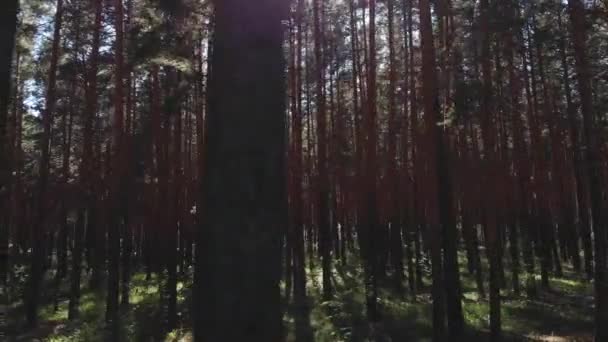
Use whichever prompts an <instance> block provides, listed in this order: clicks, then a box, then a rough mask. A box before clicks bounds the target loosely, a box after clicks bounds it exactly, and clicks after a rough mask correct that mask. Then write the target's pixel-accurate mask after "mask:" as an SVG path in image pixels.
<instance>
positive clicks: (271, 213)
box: [194, 0, 287, 342]
mask: <svg viewBox="0 0 608 342" xmlns="http://www.w3.org/2000/svg"><path fill="white" fill-rule="evenodd" d="M286 3H287V2H286V1H283V0H263V1H251V0H221V1H216V2H215V11H216V12H215V36H214V40H213V55H212V57H211V68H212V70H213V72H212V73H211V77H210V80H209V93H208V96H209V97H208V101H209V113H208V120H207V128H208V129H207V132H206V135H205V158H206V163H205V166H204V171H203V172H204V178H203V184H202V190H203V196H202V201H203V203H202V208H203V210H202V212H201V219H202V220H201V221H200V222H201V226H200V227H199V236H198V243H197V246H196V247H197V248H196V257H197V260H196V273H195V300H194V303H195V304H194V309H195V320H194V326H195V340H196V341H198V342H201V341H228V342H232V341H235V342H236V341H281V340H283V331H282V313H281V292H280V288H279V281H280V278H281V239H282V236H283V229H284V227H286V226H287V213H286V211H287V198H286V189H285V185H286V182H285V177H286V170H285V145H286V137H285V134H284V132H285V115H284V114H285V113H284V106H285V105H284V95H285V87H284V61H283V50H282V43H283V32H282V25H281V19H282V17H283V15H284V14H285V12H286ZM283 7H285V8H283ZM281 9H283V10H281ZM254 127H255V129H254Z"/></svg>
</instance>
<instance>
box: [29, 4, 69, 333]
mask: <svg viewBox="0 0 608 342" xmlns="http://www.w3.org/2000/svg"><path fill="white" fill-rule="evenodd" d="M56 8H57V12H56V13H55V29H54V32H53V43H52V47H51V65H50V67H49V78H48V83H47V93H46V101H45V109H44V111H43V113H42V125H43V132H42V136H41V139H40V146H41V147H42V153H41V157H40V166H39V168H40V178H39V180H38V193H37V194H36V195H37V207H36V218H35V220H34V226H33V227H32V232H33V235H32V236H33V237H34V239H33V240H34V241H33V244H32V252H31V269H30V277H29V280H28V291H26V299H25V302H26V303H27V309H26V316H27V322H28V325H30V326H35V325H36V324H37V320H38V306H39V304H40V303H39V300H40V285H41V284H40V282H41V281H42V279H43V273H44V271H43V268H44V243H45V239H44V238H43V236H44V234H45V233H46V220H47V214H48V212H47V201H46V200H47V195H48V194H47V192H48V183H49V171H50V170H49V169H50V165H49V163H50V159H51V147H50V143H51V126H52V124H53V114H54V112H55V106H56V83H57V65H58V62H59V46H60V43H61V27H62V21H63V0H57V7H56Z"/></svg>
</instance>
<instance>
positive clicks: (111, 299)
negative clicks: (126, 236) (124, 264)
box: [106, 0, 126, 340]
mask: <svg viewBox="0 0 608 342" xmlns="http://www.w3.org/2000/svg"><path fill="white" fill-rule="evenodd" d="M114 10H115V13H114V16H115V18H114V29H115V31H116V38H115V41H114V55H115V59H114V82H115V85H114V87H115V88H114V98H113V105H114V118H113V124H112V150H111V151H112V153H111V160H112V162H111V165H112V170H111V173H110V177H111V178H110V198H111V201H110V204H109V206H110V213H109V225H108V249H109V250H108V252H109V254H108V288H107V296H106V323H107V324H108V328H109V332H110V336H112V339H114V340H118V338H119V323H120V322H119V317H118V302H119V283H120V272H119V271H120V270H119V268H120V230H121V226H122V225H123V218H124V215H123V210H124V209H123V208H124V206H125V205H126V203H125V201H124V195H125V192H126V191H125V189H123V186H124V181H125V180H124V179H123V176H124V170H125V165H124V163H125V160H124V156H125V149H124V147H125V146H124V145H125V144H124V136H125V134H124V27H123V26H124V15H123V1H122V0H115V1H114Z"/></svg>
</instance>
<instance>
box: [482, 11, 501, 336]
mask: <svg viewBox="0 0 608 342" xmlns="http://www.w3.org/2000/svg"><path fill="white" fill-rule="evenodd" d="M480 6H481V7H480V16H481V18H480V21H481V24H480V25H481V31H482V35H483V37H482V47H481V56H480V58H481V69H482V74H483V80H482V83H483V92H482V94H483V95H482V105H481V111H482V116H483V117H482V123H481V130H482V136H483V154H484V161H485V175H484V184H486V188H487V187H488V186H491V185H490V184H492V181H493V179H492V178H491V175H493V174H494V171H495V168H496V161H495V160H494V158H495V148H496V144H495V135H494V130H493V129H492V124H493V121H492V117H493V113H492V97H493V85H492V69H491V61H490V37H491V34H492V32H491V31H490V24H489V23H490V15H491V12H490V6H489V3H488V0H481V4H480ZM494 196H495V194H494V193H492V192H488V191H487V192H486V198H485V199H484V201H485V202H486V203H485V207H484V212H485V220H484V221H485V226H486V245H487V251H488V259H489V263H490V336H491V339H492V341H498V340H500V339H501V315H500V272H499V269H500V259H499V257H500V256H499V254H498V249H499V248H500V246H499V243H500V242H499V240H500V239H499V237H498V224H497V222H496V220H497V216H496V202H495V201H494Z"/></svg>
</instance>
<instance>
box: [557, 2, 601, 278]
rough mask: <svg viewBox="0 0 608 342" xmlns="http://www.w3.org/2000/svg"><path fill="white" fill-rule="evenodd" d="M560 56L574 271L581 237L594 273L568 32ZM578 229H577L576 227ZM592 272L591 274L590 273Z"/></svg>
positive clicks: (560, 41)
mask: <svg viewBox="0 0 608 342" xmlns="http://www.w3.org/2000/svg"><path fill="white" fill-rule="evenodd" d="M557 11H558V13H557V14H558V21H559V24H560V26H562V25H563V24H564V23H563V21H562V15H561V12H562V4H561V2H560V4H559V5H558V9H557ZM559 54H560V59H561V67H562V72H563V76H562V78H563V82H564V93H565V95H566V113H567V114H568V134H569V135H570V142H571V144H572V145H571V146H572V147H571V149H572V158H573V165H572V167H573V169H574V181H575V183H576V202H577V209H578V212H577V214H578V221H577V222H573V223H574V225H573V227H570V229H571V234H572V235H571V236H570V237H569V239H568V240H569V243H570V244H571V246H572V249H571V258H572V263H573V266H574V269H575V270H576V271H579V269H580V262H581V260H580V255H579V254H580V252H579V249H578V236H579V234H580V236H581V237H582V240H583V244H585V245H587V247H586V248H584V251H585V261H586V262H585V264H587V265H589V266H588V270H589V271H591V267H590V266H591V259H592V257H593V255H592V254H591V253H588V252H587V251H589V252H590V251H591V246H590V244H591V236H590V234H589V232H590V231H591V225H590V222H589V207H588V204H587V196H586V194H587V192H586V189H585V182H586V179H585V172H586V168H587V167H586V166H585V160H584V159H583V155H582V153H581V150H580V146H581V134H580V130H579V123H578V119H577V111H576V107H575V105H574V102H573V100H572V86H571V84H570V65H569V64H568V59H567V57H566V32H562V33H561V34H560V38H559ZM577 227H578V228H579V229H576V228H577ZM587 259H588V260H587ZM591 273H592V272H588V274H591Z"/></svg>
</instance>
